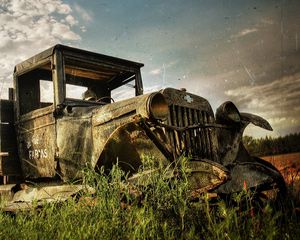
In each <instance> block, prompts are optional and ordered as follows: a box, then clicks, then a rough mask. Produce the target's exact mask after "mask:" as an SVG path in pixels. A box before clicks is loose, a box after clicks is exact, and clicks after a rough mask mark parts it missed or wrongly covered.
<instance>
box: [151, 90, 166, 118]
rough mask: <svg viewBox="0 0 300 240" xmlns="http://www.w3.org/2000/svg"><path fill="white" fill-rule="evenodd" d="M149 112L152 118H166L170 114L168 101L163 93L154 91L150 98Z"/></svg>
mask: <svg viewBox="0 0 300 240" xmlns="http://www.w3.org/2000/svg"><path fill="white" fill-rule="evenodd" d="M147 108H148V113H149V115H150V116H151V117H152V118H155V119H160V120H166V119H167V117H168V115H169V107H168V103H167V101H166V99H165V97H164V95H163V94H161V93H154V94H152V95H151V96H150V97H149V99H148V104H147Z"/></svg>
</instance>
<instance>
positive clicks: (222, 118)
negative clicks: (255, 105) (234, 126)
mask: <svg viewBox="0 0 300 240" xmlns="http://www.w3.org/2000/svg"><path fill="white" fill-rule="evenodd" d="M216 119H217V122H219V123H239V122H240V121H241V116H240V112H239V110H238V109H237V107H236V106H235V105H234V104H233V103H232V102H230V101H228V102H224V103H223V104H221V106H220V107H218V108H217V112H216Z"/></svg>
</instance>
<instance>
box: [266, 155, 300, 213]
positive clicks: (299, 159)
mask: <svg viewBox="0 0 300 240" xmlns="http://www.w3.org/2000/svg"><path fill="white" fill-rule="evenodd" d="M262 158H263V159H264V160H266V161H268V162H270V163H272V164H273V165H274V166H275V167H276V168H277V169H278V170H279V171H280V172H281V174H282V176H283V177H284V180H285V182H286V184H287V187H288V190H289V193H290V195H291V196H292V197H293V199H294V200H295V204H296V205H297V207H298V208H299V207H300V152H297V153H287V154H280V155H274V156H264V157H262Z"/></svg>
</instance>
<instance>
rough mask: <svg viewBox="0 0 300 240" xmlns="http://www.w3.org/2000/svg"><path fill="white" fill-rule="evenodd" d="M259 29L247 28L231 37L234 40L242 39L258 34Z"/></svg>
mask: <svg viewBox="0 0 300 240" xmlns="http://www.w3.org/2000/svg"><path fill="white" fill-rule="evenodd" d="M257 31H258V29H257V28H245V29H243V30H241V31H240V32H238V33H237V34H235V35H233V36H231V37H232V38H240V37H244V36H246V35H248V34H250V33H254V32H257Z"/></svg>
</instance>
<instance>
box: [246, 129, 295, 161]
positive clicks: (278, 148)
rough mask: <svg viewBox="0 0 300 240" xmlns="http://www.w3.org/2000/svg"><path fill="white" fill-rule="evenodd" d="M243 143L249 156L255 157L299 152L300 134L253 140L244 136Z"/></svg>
mask: <svg viewBox="0 0 300 240" xmlns="http://www.w3.org/2000/svg"><path fill="white" fill-rule="evenodd" d="M243 143H244V145H245V147H246V149H247V150H248V151H249V153H250V154H252V155H255V156H266V155H276V154H283V153H291V152H299V151H300V133H293V134H289V135H286V136H284V137H281V136H280V137H277V138H272V137H270V136H266V137H265V138H258V139H255V138H253V137H251V136H244V137H243Z"/></svg>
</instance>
